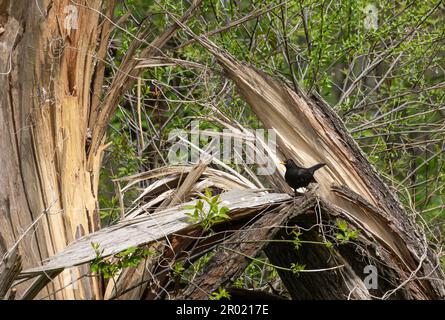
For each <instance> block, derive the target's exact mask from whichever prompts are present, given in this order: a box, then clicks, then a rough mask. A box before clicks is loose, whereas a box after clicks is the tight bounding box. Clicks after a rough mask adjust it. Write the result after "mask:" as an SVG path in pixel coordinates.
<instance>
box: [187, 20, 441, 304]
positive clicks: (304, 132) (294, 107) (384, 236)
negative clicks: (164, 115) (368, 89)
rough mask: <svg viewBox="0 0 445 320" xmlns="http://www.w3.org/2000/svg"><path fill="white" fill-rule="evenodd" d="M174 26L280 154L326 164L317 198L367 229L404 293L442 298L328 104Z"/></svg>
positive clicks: (416, 235) (389, 197)
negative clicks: (212, 65) (271, 136)
mask: <svg viewBox="0 0 445 320" xmlns="http://www.w3.org/2000/svg"><path fill="white" fill-rule="evenodd" d="M179 24H180V25H181V27H182V28H183V29H184V30H185V31H186V32H187V33H188V34H189V35H190V36H192V37H193V38H194V39H195V40H196V41H197V42H199V43H200V44H201V45H202V46H203V47H204V48H206V49H207V50H208V51H209V52H210V53H212V54H213V55H214V56H215V57H216V59H217V61H218V63H219V64H220V65H221V67H222V68H223V69H224V71H225V74H226V75H227V77H228V78H230V79H231V80H232V81H233V82H234V84H235V85H236V86H237V88H238V92H239V93H240V95H241V97H242V98H243V99H244V100H245V101H246V102H247V103H248V104H249V105H250V106H251V108H252V110H253V111H254V112H255V113H256V115H257V117H258V118H259V119H260V120H261V122H262V123H263V125H264V127H266V128H270V129H275V131H276V134H277V144H278V147H279V149H280V151H281V152H282V153H283V154H284V155H285V157H286V158H292V159H295V160H296V161H297V163H298V164H299V165H301V166H304V167H309V166H311V165H313V164H315V163H320V162H324V163H326V164H327V166H326V167H325V168H323V169H322V170H319V171H317V173H316V180H317V181H318V182H319V184H320V188H319V192H318V194H319V196H320V198H321V199H323V200H325V201H326V203H329V204H330V205H331V206H333V207H335V208H336V209H338V210H339V211H340V212H341V213H342V216H343V217H344V218H345V219H347V220H349V221H351V222H353V223H354V224H357V225H358V226H359V228H360V229H362V230H365V231H366V232H368V233H370V234H371V235H372V236H373V237H374V238H375V241H376V242H377V243H378V244H379V245H380V246H381V251H387V252H388V254H387V261H386V263H387V264H388V268H391V269H392V270H396V275H395V277H394V279H393V280H394V281H395V282H396V283H398V285H400V289H401V290H404V291H405V294H406V297H409V298H413V299H434V298H443V297H445V285H444V281H443V279H444V275H443V272H442V270H441V268H440V264H439V261H438V258H437V256H436V254H435V253H434V252H432V250H431V248H430V247H429V246H428V243H427V241H426V239H425V236H424V235H423V234H422V232H421V231H420V230H419V227H418V226H417V225H415V223H413V221H412V220H411V219H410V218H409V217H408V215H407V213H406V212H405V210H404V208H403V206H402V205H401V203H400V202H399V200H398V198H397V197H396V195H395V194H394V193H393V192H392V191H391V190H390V189H389V187H388V186H387V185H386V184H385V183H384V182H383V180H382V179H381V177H380V176H379V175H378V173H377V172H376V171H375V169H374V168H373V167H372V165H371V164H370V163H369V161H368V160H367V159H366V157H365V156H364V155H363V153H362V152H361V150H360V148H359V147H358V145H357V144H356V143H355V141H354V140H353V139H352V137H351V136H350V135H349V133H348V131H347V129H346V128H345V126H344V124H343V123H342V121H341V119H339V118H338V116H337V115H336V114H335V113H334V112H333V111H332V110H331V108H330V107H329V106H328V105H327V104H326V103H325V102H324V101H322V100H321V99H320V98H316V97H312V98H309V97H308V96H306V95H305V94H304V93H302V92H303V90H299V91H300V93H296V92H295V91H293V90H292V89H291V88H290V87H289V86H287V85H286V84H283V83H281V82H279V81H277V80H275V79H273V78H272V77H270V76H268V75H266V74H264V73H263V72H261V71H259V70H257V69H255V68H253V67H250V66H247V65H246V64H242V63H240V62H238V61H236V60H235V59H234V58H233V57H232V56H231V55H230V54H228V53H227V52H224V51H222V50H220V49H219V48H218V47H217V46H216V45H215V44H213V43H212V42H211V41H209V40H208V39H205V38H203V37H198V36H196V35H195V34H194V33H193V32H192V31H191V30H190V29H189V28H188V27H187V26H185V25H184V24H182V23H180V22H179ZM333 187H334V188H333Z"/></svg>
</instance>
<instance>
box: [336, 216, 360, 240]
mask: <svg viewBox="0 0 445 320" xmlns="http://www.w3.org/2000/svg"><path fill="white" fill-rule="evenodd" d="M335 224H336V225H337V227H338V229H339V232H338V233H337V234H336V235H335V237H336V239H337V240H340V244H346V243H348V242H349V241H350V240H353V239H356V238H357V237H358V234H359V233H360V230H359V229H356V230H350V229H349V227H348V223H347V222H346V221H345V220H342V219H337V220H336V222H335Z"/></svg>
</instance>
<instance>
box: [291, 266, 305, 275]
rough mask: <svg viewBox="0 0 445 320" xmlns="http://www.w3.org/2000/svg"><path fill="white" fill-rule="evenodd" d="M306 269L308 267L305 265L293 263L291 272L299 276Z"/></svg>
mask: <svg viewBox="0 0 445 320" xmlns="http://www.w3.org/2000/svg"><path fill="white" fill-rule="evenodd" d="M305 268H306V265H304V264H298V263H291V265H290V270H291V271H292V273H293V274H295V275H297V276H298V275H299V274H300V272H301V271H302V270H304V269H305Z"/></svg>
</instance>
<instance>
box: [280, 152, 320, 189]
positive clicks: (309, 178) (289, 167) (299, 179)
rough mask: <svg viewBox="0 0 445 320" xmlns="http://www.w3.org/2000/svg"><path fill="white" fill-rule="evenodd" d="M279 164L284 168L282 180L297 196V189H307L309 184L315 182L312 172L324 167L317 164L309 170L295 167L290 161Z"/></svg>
mask: <svg viewBox="0 0 445 320" xmlns="http://www.w3.org/2000/svg"><path fill="white" fill-rule="evenodd" d="M281 164H284V165H285V166H286V174H285V175H284V178H285V179H286V182H287V184H288V185H289V186H290V187H291V188H292V189H294V193H295V195H297V189H298V188H302V187H307V186H308V185H309V183H311V182H317V181H315V179H314V172H315V171H316V170H318V169H320V168H321V167H323V166H325V165H326V164H325V163H319V164H316V165H315V166H312V167H310V168H302V167H299V166H298V165H296V164H295V162H294V161H293V160H292V159H287V160H286V161H285V162H281Z"/></svg>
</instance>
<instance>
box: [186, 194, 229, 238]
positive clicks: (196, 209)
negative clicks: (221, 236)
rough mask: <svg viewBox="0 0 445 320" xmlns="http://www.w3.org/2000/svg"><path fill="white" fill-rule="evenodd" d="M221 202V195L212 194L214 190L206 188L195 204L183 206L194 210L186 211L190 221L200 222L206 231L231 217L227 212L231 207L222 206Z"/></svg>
mask: <svg viewBox="0 0 445 320" xmlns="http://www.w3.org/2000/svg"><path fill="white" fill-rule="evenodd" d="M206 204H207V206H206ZM220 204H221V200H219V195H216V196H212V192H211V191H210V190H209V189H206V190H205V193H204V194H203V195H201V197H200V199H199V200H198V201H197V202H196V203H195V204H194V205H185V206H184V207H183V208H184V209H188V210H193V212H191V213H186V215H187V216H188V217H189V219H188V221H189V222H191V223H199V224H200V225H201V227H202V228H203V229H204V231H209V230H211V228H212V226H214V225H215V224H217V223H220V222H223V221H227V220H229V219H230V217H229V215H228V214H227V213H228V212H229V211H230V209H229V208H227V207H225V206H222V207H220V206H219V205H220Z"/></svg>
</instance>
